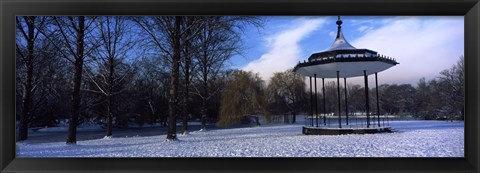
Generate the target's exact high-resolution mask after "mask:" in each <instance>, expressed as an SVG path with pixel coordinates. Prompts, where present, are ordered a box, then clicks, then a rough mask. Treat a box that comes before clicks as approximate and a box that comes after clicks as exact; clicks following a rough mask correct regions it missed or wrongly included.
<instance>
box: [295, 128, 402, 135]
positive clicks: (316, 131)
mask: <svg viewBox="0 0 480 173" xmlns="http://www.w3.org/2000/svg"><path fill="white" fill-rule="evenodd" d="M392 132H394V130H393V129H392V127H378V128H325V127H306V126H303V128H302V133H303V134H305V135H346V134H375V133H392Z"/></svg>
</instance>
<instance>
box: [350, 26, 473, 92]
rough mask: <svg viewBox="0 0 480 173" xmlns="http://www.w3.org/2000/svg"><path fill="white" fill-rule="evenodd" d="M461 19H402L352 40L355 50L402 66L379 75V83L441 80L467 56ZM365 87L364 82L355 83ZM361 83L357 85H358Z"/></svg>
mask: <svg viewBox="0 0 480 173" xmlns="http://www.w3.org/2000/svg"><path fill="white" fill-rule="evenodd" d="M463 40H464V21H463V18H462V17H438V18H433V17H428V18H422V17H401V18H396V20H392V21H389V22H386V23H385V25H383V26H381V27H379V28H377V29H372V30H370V31H369V32H367V33H366V34H365V35H363V36H361V37H359V38H357V39H355V40H352V41H351V42H350V43H352V45H353V46H355V47H356V48H367V49H371V50H374V51H377V52H378V53H380V54H383V55H387V56H390V57H393V58H396V60H397V61H398V62H399V63H400V64H398V65H397V66H394V67H392V68H390V69H388V70H386V71H384V72H381V73H379V83H399V84H401V83H411V84H414V85H415V84H416V82H418V79H420V78H421V77H426V78H427V80H429V79H432V78H434V77H436V76H439V72H440V71H441V70H443V69H447V68H450V67H451V66H452V65H453V64H455V63H456V61H457V60H458V58H459V56H461V55H463V53H464V41H463ZM352 80H354V82H355V83H362V81H361V80H362V79H352ZM357 80H358V81H357Z"/></svg>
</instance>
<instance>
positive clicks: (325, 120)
mask: <svg viewBox="0 0 480 173" xmlns="http://www.w3.org/2000/svg"><path fill="white" fill-rule="evenodd" d="M322 94H323V125H324V126H326V125H327V118H326V117H325V116H327V109H326V105H325V78H322Z"/></svg>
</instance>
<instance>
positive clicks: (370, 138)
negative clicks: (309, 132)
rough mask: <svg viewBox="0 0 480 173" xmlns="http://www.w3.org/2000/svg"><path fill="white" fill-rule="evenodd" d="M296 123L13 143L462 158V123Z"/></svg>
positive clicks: (26, 148)
mask: <svg viewBox="0 0 480 173" xmlns="http://www.w3.org/2000/svg"><path fill="white" fill-rule="evenodd" d="M302 126H303V125H301V124H296V125H267V126H261V127H252V128H236V129H222V130H207V131H194V132H190V133H189V134H187V135H178V141H165V139H166V135H160V136H148V137H125V138H109V139H96V140H86V141H78V142H77V145H66V144H65V142H53V143H40V144H29V143H28V142H25V143H18V144H17V156H18V157H464V123H463V122H445V121H394V122H390V126H392V127H393V128H394V129H396V130H398V132H395V133H382V134H365V135H339V136H306V135H302V133H301V131H302Z"/></svg>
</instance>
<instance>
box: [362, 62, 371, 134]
mask: <svg viewBox="0 0 480 173" xmlns="http://www.w3.org/2000/svg"><path fill="white" fill-rule="evenodd" d="M363 77H364V79H365V112H366V114H367V128H369V127H370V102H369V99H368V76H367V71H366V70H363Z"/></svg>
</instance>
